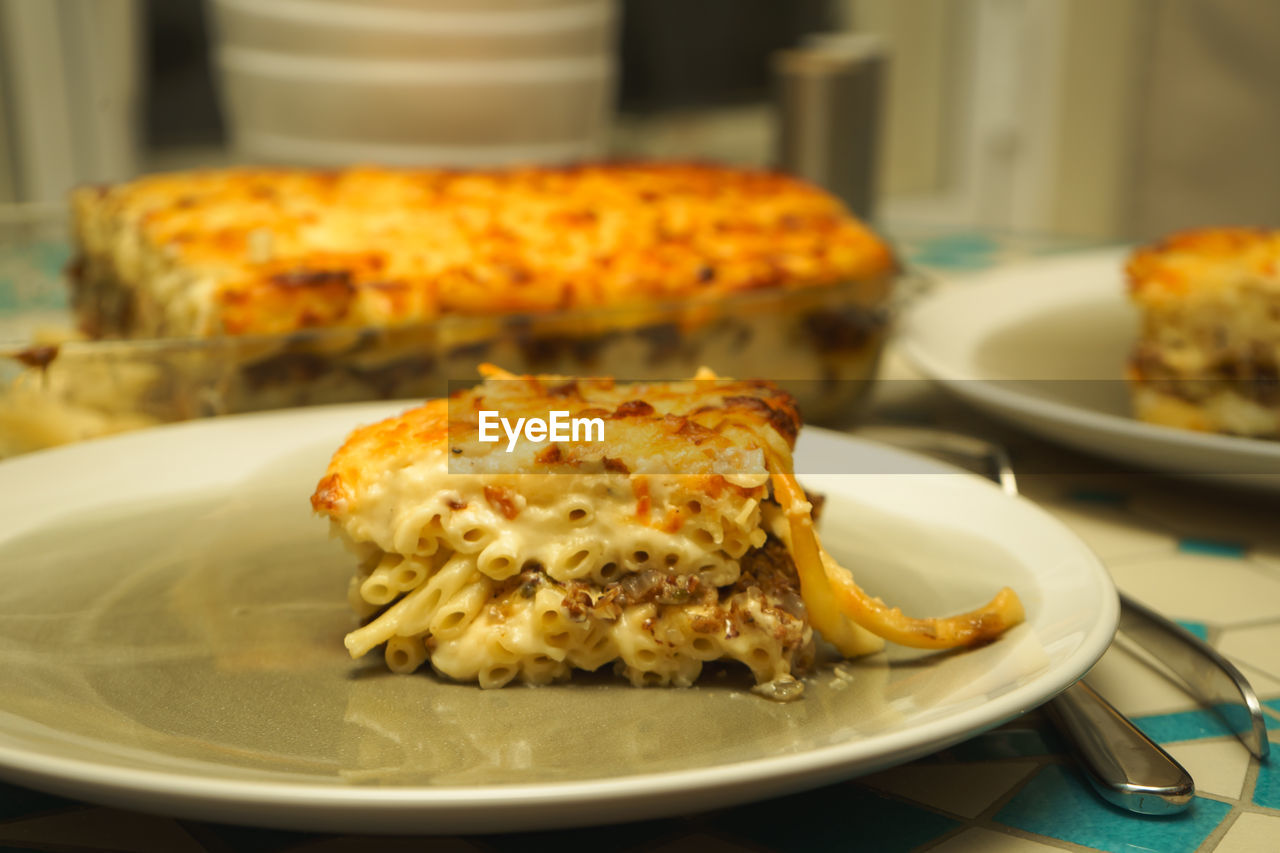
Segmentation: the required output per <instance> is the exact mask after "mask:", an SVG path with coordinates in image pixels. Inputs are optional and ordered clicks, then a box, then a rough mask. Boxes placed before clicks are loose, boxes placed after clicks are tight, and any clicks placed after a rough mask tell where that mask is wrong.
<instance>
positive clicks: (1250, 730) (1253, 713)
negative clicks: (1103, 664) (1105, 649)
mask: <svg viewBox="0 0 1280 853" xmlns="http://www.w3.org/2000/svg"><path fill="white" fill-rule="evenodd" d="M1120 630H1121V631H1123V632H1124V634H1125V636H1126V637H1128V638H1129V639H1131V640H1133V641H1134V642H1135V643H1137V644H1138V645H1139V646H1141V647H1142V648H1144V649H1146V650H1147V651H1148V652H1151V654H1153V655H1155V657H1156V659H1158V660H1159V661H1160V662H1161V663H1162V664H1164V665H1165V666H1166V667H1168V668H1169V670H1170V671H1172V672H1173V674H1174V675H1176V676H1177V677H1178V680H1180V681H1181V682H1182V683H1183V684H1184V685H1185V686H1186V688H1187V691H1188V692H1189V693H1191V695H1193V696H1195V697H1196V699H1198V700H1199V701H1200V703H1201V704H1202V705H1204V706H1205V707H1207V708H1209V709H1210V710H1211V711H1213V712H1214V713H1216V714H1217V715H1218V716H1219V717H1220V718H1221V719H1222V721H1223V722H1224V723H1225V724H1226V726H1227V729H1228V730H1229V731H1232V732H1234V733H1235V734H1236V736H1237V737H1239V738H1240V741H1241V742H1242V743H1243V744H1244V745H1245V747H1246V748H1248V750H1249V751H1250V752H1252V753H1253V754H1254V755H1256V756H1257V757H1258V758H1259V759H1265V758H1266V757H1267V755H1268V754H1269V753H1270V751H1271V742H1270V741H1269V740H1268V739H1267V724H1266V719H1265V718H1264V717H1263V716H1262V705H1261V703H1259V702H1258V694H1256V693H1255V692H1254V691H1253V686H1252V685H1251V684H1249V681H1248V679H1246V678H1245V677H1244V675H1243V674H1242V673H1241V672H1240V670H1239V669H1237V668H1236V666H1235V664H1233V663H1231V661H1229V660H1227V659H1226V658H1224V657H1223V656H1222V655H1220V654H1218V651H1217V650H1216V649H1214V648H1213V647H1212V646H1210V645H1209V644H1208V643H1206V642H1204V641H1203V640H1201V639H1200V638H1199V637H1197V636H1196V635H1195V634H1192V633H1191V632H1190V631H1188V630H1187V629H1186V628H1183V627H1182V626H1181V625H1179V624H1177V623H1176V622H1171V621H1169V620H1168V619H1166V618H1165V617H1163V616H1161V615H1160V614H1159V613H1156V612H1155V611H1154V610H1151V609H1150V608H1148V607H1146V606H1145V605H1143V604H1141V603H1140V602H1137V601H1134V600H1133V599H1132V598H1129V597H1128V596H1127V595H1125V594H1124V593H1121V594H1120Z"/></svg>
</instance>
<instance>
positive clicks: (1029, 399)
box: [895, 247, 1280, 476]
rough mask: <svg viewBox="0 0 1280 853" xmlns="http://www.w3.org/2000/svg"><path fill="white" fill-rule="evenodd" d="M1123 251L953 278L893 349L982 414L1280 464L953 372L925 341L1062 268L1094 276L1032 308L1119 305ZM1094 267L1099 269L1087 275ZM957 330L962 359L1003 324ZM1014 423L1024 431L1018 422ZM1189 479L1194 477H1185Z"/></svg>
mask: <svg viewBox="0 0 1280 853" xmlns="http://www.w3.org/2000/svg"><path fill="white" fill-rule="evenodd" d="M1128 251H1129V250H1128V249H1127V248H1126V249H1123V250H1121V249H1117V248H1114V247H1111V248H1106V249H1094V250H1088V251H1082V252H1072V253H1067V254H1062V255H1055V256H1053V257H1050V258H1035V259H1032V260H1028V261H1022V262H1019V263H1014V264H1008V265H1004V266H999V267H994V268H992V269H989V270H985V271H982V272H977V273H971V274H968V275H966V276H964V278H963V279H959V278H957V279H955V280H954V281H952V282H950V283H949V284H948V285H947V286H946V287H945V288H943V289H940V290H938V291H936V292H934V293H932V294H930V295H928V296H927V297H926V298H924V299H922V300H921V301H920V302H919V303H918V304H916V305H914V306H912V308H911V309H910V310H909V311H908V312H907V314H906V316H905V317H904V318H903V322H902V324H901V326H900V328H899V334H898V336H897V338H896V339H895V345H896V346H897V348H898V351H899V352H901V353H902V355H903V356H904V357H905V358H906V359H907V360H908V361H909V362H910V363H911V364H912V365H913V366H914V367H915V368H916V369H917V370H919V371H920V372H921V373H922V374H924V375H925V376H926V377H927V378H928V379H930V380H932V381H934V382H936V383H938V384H939V385H941V386H942V387H943V388H945V389H946V390H947V391H948V392H949V393H952V394H954V395H956V396H958V397H960V398H962V399H965V400H969V401H971V402H974V403H975V405H981V406H982V407H983V408H985V409H986V410H987V411H990V412H995V413H998V414H1000V416H1001V417H1005V418H1008V417H1010V416H1009V414H1008V412H1015V413H1017V414H1021V415H1027V416H1031V417H1041V418H1048V419H1051V420H1055V421H1058V422H1061V423H1065V424H1069V425H1071V426H1076V427H1079V428H1081V429H1086V430H1090V431H1093V432H1105V433H1109V434H1113V435H1117V436H1121V437H1123V438H1126V439H1130V440H1154V441H1159V442H1160V443H1162V444H1167V445H1172V446H1175V447H1182V448H1186V447H1193V448H1198V449H1202V450H1205V451H1207V452H1212V453H1219V454H1224V455H1226V456H1231V457H1234V458H1237V459H1239V460H1241V461H1250V460H1256V459H1258V458H1264V459H1275V460H1277V461H1280V442H1272V441H1264V440H1262V439H1254V438H1245V437H1242V436H1230V435H1219V434H1216V433H1202V432H1195V431H1192V430H1183V429H1178V428H1176V427H1170V426H1163V425H1161V424H1151V423H1146V422H1144V421H1139V420H1137V419H1135V418H1132V417H1126V416H1122V415H1118V414H1113V413H1110V412H1101V411H1095V410H1092V409H1085V408H1081V407H1079V406H1073V405H1071V404H1069V403H1064V402H1061V401H1058V400H1051V399H1044V398H1040V397H1034V396H1030V395H1027V394H1023V393H1020V392H1018V391H1016V390H1013V389H1011V388H1010V387H1008V386H1006V385H1003V384H1000V381H999V380H997V379H994V378H992V377H990V376H984V375H982V374H980V373H978V372H974V371H966V370H960V369H957V368H956V366H955V365H954V364H952V363H949V362H947V361H946V360H944V359H942V358H940V356H939V352H938V348H937V346H936V345H935V344H931V343H930V341H929V336H928V334H927V333H926V331H925V328H924V327H926V326H928V327H929V328H930V329H934V328H937V326H938V325H939V323H940V318H942V317H945V316H954V311H955V309H957V308H959V307H960V306H961V305H963V304H966V303H972V302H974V301H978V300H983V301H987V300H1001V299H1004V298H1007V297H1010V296H1018V297H1019V298H1020V299H1021V300H1023V301H1025V300H1026V297H1025V296H1024V294H1026V293H1036V292H1037V290H1036V287H1035V286H1034V285H1029V282H1028V281H1027V279H1031V278H1037V277H1041V276H1044V277H1046V278H1048V277H1050V276H1054V277H1056V276H1058V275H1060V274H1061V273H1062V272H1063V271H1064V269H1065V268H1067V267H1073V266H1079V267H1082V268H1084V269H1085V270H1086V271H1087V272H1095V271H1096V272H1097V273H1098V275H1097V276H1096V277H1095V276H1088V277H1086V278H1084V279H1083V280H1082V281H1080V282H1077V283H1074V284H1073V286H1072V288H1067V287H1066V286H1065V282H1055V283H1053V285H1051V286H1042V287H1041V289H1040V290H1039V291H1038V296H1039V298H1038V300H1036V301H1033V302H1032V307H1033V308H1041V309H1042V308H1046V307H1049V306H1051V305H1052V306H1058V305H1064V304H1066V305H1079V304H1082V303H1084V302H1086V301H1089V300H1095V299H1098V298H1100V297H1107V296H1115V298H1116V304H1117V306H1118V305H1122V304H1124V303H1123V296H1124V294H1123V293H1122V292H1118V291H1116V290H1114V289H1112V288H1111V287H1110V286H1109V284H1108V282H1107V276H1108V275H1111V276H1112V277H1113V278H1115V279H1116V280H1120V277H1121V276H1120V268H1119V267H1118V266H1116V265H1115V264H1116V262H1117V260H1119V259H1122V258H1123V257H1124V256H1125V254H1126V253H1127V252H1128ZM1094 265H1096V267H1097V269H1096V270H1093V269H1090V267H1093V266H1094ZM1104 266H1105V268H1104ZM1038 283H1039V284H1041V285H1044V284H1046V283H1045V282H1038ZM958 328H959V331H958V332H957V333H956V334H957V336H958V338H959V340H960V341H962V343H961V344H959V345H957V348H959V347H963V350H964V351H965V352H966V353H972V352H973V351H974V349H975V348H976V346H977V345H979V344H980V343H981V342H982V341H983V340H984V339H985V338H986V336H987V335H988V334H990V333H991V332H992V331H995V330H996V329H999V328H1007V326H1005V325H982V324H979V325H978V326H976V327H975V326H967V327H965V326H959V327H958ZM969 366H971V365H969ZM1115 378H1116V380H1117V381H1119V380H1122V379H1123V378H1124V377H1123V376H1121V375H1117V376H1116V377H1115ZM1020 423H1022V424H1023V425H1024V426H1025V425H1026V424H1025V422H1024V421H1020ZM1189 473H1195V472H1194V471H1189ZM1234 476H1239V475H1234Z"/></svg>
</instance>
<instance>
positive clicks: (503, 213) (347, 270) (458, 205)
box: [73, 163, 896, 336]
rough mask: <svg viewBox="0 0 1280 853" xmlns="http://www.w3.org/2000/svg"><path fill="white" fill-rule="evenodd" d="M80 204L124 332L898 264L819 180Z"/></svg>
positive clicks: (165, 188)
mask: <svg viewBox="0 0 1280 853" xmlns="http://www.w3.org/2000/svg"><path fill="white" fill-rule="evenodd" d="M73 206H74V209H75V218H76V231H77V240H78V243H79V246H80V251H81V260H80V262H79V263H78V265H77V266H78V269H79V279H80V282H79V288H80V291H81V297H82V298H80V299H78V302H79V304H81V305H82V306H90V305H92V304H93V303H94V302H95V299H94V298H93V295H94V294H95V293H100V292H102V291H104V290H105V291H113V290H115V291H122V292H124V293H125V298H124V299H123V300H120V299H116V300H110V299H109V300H107V301H108V302H110V303H111V304H112V306H113V310H112V311H106V312H105V314H106V315H107V316H90V317H87V318H86V325H87V326H88V327H89V328H90V330H91V331H95V332H99V333H105V334H116V335H125V336H145V335H155V336H173V335H197V336H206V335H216V334H231V335H244V334H257V333H280V332H289V331H294V330H297V329H303V328H310V327H325V326H348V327H350V326H387V325H402V324H410V323H415V322H422V321H428V320H431V319H434V318H437V317H439V316H441V315H445V314H496V313H507V312H528V311H534V312H536V311H549V310H558V309H574V308H590V307H596V306H615V305H626V304H643V303H653V302H661V301H668V300H686V299H690V298H697V299H715V298H718V297H723V296H725V295H727V294H732V293H736V292H740V291H747V290H753V289H758V288H779V287H813V286H822V285H831V284H836V283H839V282H845V281H864V280H865V281H868V282H875V281H878V280H883V287H884V288H887V286H888V279H889V278H890V274H891V273H892V272H893V271H894V269H895V267H896V263H895V260H894V258H893V255H892V253H891V251H890V250H889V248H888V246H887V245H886V244H885V243H884V242H883V241H881V240H880V239H879V238H878V237H877V236H876V235H874V234H873V233H872V232H871V231H870V230H868V229H867V228H866V227H865V226H864V225H862V224H861V223H860V222H858V221H857V220H856V219H854V218H853V217H852V216H850V215H849V213H848V212H847V211H846V210H845V209H844V207H843V206H842V205H841V204H840V202H839V201H838V200H836V199H835V198H834V197H832V196H830V195H829V194H827V193H825V192H824V191H822V190H820V189H818V188H816V187H814V186H811V185H809V184H806V183H804V182H802V181H800V180H798V179H796V178H792V177H788V176H785V175H782V174H778V173H773V172H762V171H749V170H743V169H733V168H725V167H717V166H711V165H699V164H669V163H668V164H616V165H615V164H610V165H603V164H602V165H588V166H579V167H570V168H522V169H510V170H502V171H446V170H415V171H410V170H390V169H380V168H352V169H346V170H341V171H318V170H296V169H261V168H259V169H231V170H218V171H198V172H186V173H176V174H162V175H154V176H150V177H144V178H140V179H138V180H135V181H133V182H130V183H125V184H120V185H117V186H111V187H86V188H83V189H80V190H78V191H77V192H76V193H75V195H74V197H73ZM86 294H87V296H86ZM97 301H98V302H101V301H102V300H97ZM120 302H124V303H127V304H126V305H125V306H124V307H121V306H120V305H119V304H118V303H120ZM84 310H85V312H86V313H90V312H91V311H92V309H91V308H85V309H84ZM100 313H103V312H100ZM112 315H114V316H112Z"/></svg>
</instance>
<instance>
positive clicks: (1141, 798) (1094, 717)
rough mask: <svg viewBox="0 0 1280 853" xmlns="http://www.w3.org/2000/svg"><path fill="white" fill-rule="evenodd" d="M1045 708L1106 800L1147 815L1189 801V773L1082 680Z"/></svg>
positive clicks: (1177, 808)
mask: <svg viewBox="0 0 1280 853" xmlns="http://www.w3.org/2000/svg"><path fill="white" fill-rule="evenodd" d="M1045 711H1046V713H1047V714H1048V715H1049V717H1050V719H1051V720H1052V721H1053V722H1054V724H1055V725H1056V726H1057V727H1058V731H1060V732H1062V733H1063V734H1064V735H1065V736H1066V737H1067V738H1068V740H1069V741H1070V742H1071V745H1072V747H1073V748H1074V749H1075V754H1076V755H1077V757H1079V759H1080V763H1081V764H1082V765H1083V767H1084V770H1085V775H1086V776H1087V777H1088V779H1089V782H1090V784H1092V785H1093V787H1094V789H1095V790H1097V792H1098V794H1099V795H1100V796H1101V797H1102V798H1103V799H1105V800H1106V801H1107V802H1110V803H1112V804H1114V805H1117V806H1119V807H1120V808H1122V809H1126V810H1128V811H1131V812H1137V813H1138V814H1148V815H1166V814H1174V813H1176V812H1180V811H1182V810H1183V809H1185V808H1186V807H1187V806H1188V805H1189V804H1190V803H1191V800H1192V798H1193V797H1194V796H1195V793H1196V786H1195V782H1194V781H1193V780H1192V778H1191V774H1189V773H1188V772H1187V771H1186V770H1185V769H1184V768H1183V766H1182V765H1181V764H1179V763H1178V762H1177V761H1175V760H1174V759H1173V757H1172V756H1170V755H1169V753H1167V752H1165V751H1164V749H1162V748H1161V747H1160V745H1159V744H1157V743H1155V742H1154V741H1152V740H1151V739H1150V738H1148V737H1147V736H1146V735H1144V734H1143V733H1142V732H1141V731H1139V730H1138V728H1137V727H1136V726H1134V724H1133V723H1131V722H1130V721H1129V719H1128V718H1127V717H1125V716H1124V715H1123V714H1121V713H1120V712H1119V711H1117V710H1116V709H1115V708H1114V707H1113V706H1112V705H1111V703H1110V702H1108V701H1107V700H1106V699H1103V698H1102V697H1101V696H1100V695H1098V692H1097V691H1096V690H1094V689H1093V688H1092V687H1090V686H1089V685H1088V684H1085V683H1084V682H1083V681H1077V682H1076V683H1075V684H1073V685H1071V686H1070V687H1068V688H1067V689H1066V690H1064V691H1063V692H1062V693H1061V694H1059V695H1058V697H1057V698H1055V699H1054V700H1053V701H1052V702H1050V703H1049V704H1048V705H1046V706H1045Z"/></svg>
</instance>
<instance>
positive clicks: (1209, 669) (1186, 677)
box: [861, 427, 1270, 815]
mask: <svg viewBox="0 0 1280 853" xmlns="http://www.w3.org/2000/svg"><path fill="white" fill-rule="evenodd" d="M861 434H863V435H866V436H868V437H871V438H876V439H880V440H883V441H885V442H886V443H888V444H894V445H897V446H900V447H906V448H908V449H911V450H916V451H921V452H925V453H929V454H932V455H944V456H953V457H959V458H960V459H963V460H965V461H967V462H970V463H978V464H982V465H984V466H985V467H986V471H984V473H985V474H986V475H987V476H988V477H990V478H991V479H992V480H994V481H995V482H996V483H998V484H999V485H1000V488H1001V489H1002V490H1003V491H1004V492H1005V494H1007V495H1009V496H1011V497H1017V495H1018V483H1017V478H1016V477H1015V476H1014V473H1013V466H1012V465H1011V464H1010V461H1009V455H1008V454H1007V453H1006V452H1005V450H1004V448H1002V447H1000V446H999V445H996V444H992V443H991V442H989V441H985V440H983V439H980V438H976V437H974V436H969V435H961V434H959V433H952V432H946V431H943V430H934V429H923V428H915V427H874V428H868V429H865V430H863V431H862V432H861ZM1119 630H1120V631H1122V632H1123V633H1124V634H1125V636H1126V637H1128V638H1129V639H1130V640H1132V641H1133V642H1135V643H1137V644H1138V645H1139V646H1142V647H1143V648H1144V649H1146V650H1147V651H1148V652H1151V653H1152V654H1153V655H1154V656H1155V657H1156V658H1157V659H1158V660H1159V661H1160V662H1161V663H1163V664H1164V665H1165V666H1166V667H1167V668H1168V669H1169V670H1170V671H1171V672H1172V674H1173V675H1174V676H1176V677H1177V678H1178V680H1179V681H1181V682H1182V684H1183V686H1184V687H1185V689H1186V691H1187V692H1188V693H1190V694H1191V695H1192V696H1194V697H1195V698H1196V699H1197V700H1198V701H1199V702H1200V703H1201V704H1202V705H1204V706H1205V707H1207V708H1209V709H1211V710H1212V711H1213V712H1214V713H1216V714H1218V715H1219V716H1220V717H1222V719H1223V721H1224V722H1225V723H1226V724H1227V727H1228V730H1230V731H1232V732H1234V733H1235V734H1236V735H1237V737H1239V738H1240V740H1241V742H1243V743H1244V745H1245V747H1246V748H1247V749H1248V750H1249V751H1250V752H1251V753H1253V754H1254V755H1256V756H1257V757H1258V758H1259V759H1264V758H1266V757H1267V754H1268V752H1269V750H1270V742H1269V741H1268V739H1267V730H1266V723H1265V720H1264V717H1263V715H1262V707H1261V705H1260V703H1259V702H1258V697H1257V694H1256V693H1254V691H1253V688H1252V686H1250V684H1249V682H1248V680H1247V679H1246V678H1245V677H1244V675H1242V674H1241V672H1240V670H1239V669H1237V668H1236V667H1235V666H1234V665H1233V664H1232V663H1231V662H1230V661H1228V660H1227V659H1226V658H1224V657H1222V655H1220V654H1218V652H1217V651H1216V650H1214V649H1213V648H1212V647H1211V646H1209V645H1208V644H1207V643H1204V642H1203V641H1201V640H1200V638H1199V637H1197V636H1195V635H1194V634H1192V633H1191V632H1190V631H1187V630H1186V629H1184V628H1183V627H1182V626H1180V625H1178V624H1176V623H1174V622H1171V621H1170V620H1168V619H1166V618H1164V617H1163V616H1161V615H1160V614H1158V613H1156V612H1155V611H1153V610H1151V609H1150V608H1148V607H1146V606H1144V605H1142V604H1140V603H1138V602H1136V601H1134V600H1133V599H1132V598H1130V597H1128V596H1127V595H1125V594H1124V593H1120V625H1119ZM1045 710H1046V711H1047V713H1048V716H1049V719H1050V720H1051V721H1052V722H1053V723H1054V725H1055V726H1056V727H1057V729H1058V731H1059V732H1060V733H1061V734H1062V735H1063V736H1064V737H1065V738H1066V739H1067V741H1068V743H1069V745H1070V746H1071V747H1072V749H1073V751H1074V754H1075V756H1076V758H1077V759H1078V760H1079V761H1080V763H1081V764H1082V765H1083V767H1084V769H1085V771H1086V774H1087V776H1088V778H1089V781H1090V783H1091V784H1092V785H1093V787H1094V789H1095V790H1096V791H1097V792H1098V794H1099V795H1100V796H1101V797H1102V798H1103V799H1105V800H1107V801H1108V802H1110V803H1113V804H1115V805H1117V806H1119V807H1121V808H1123V809H1127V810H1128V811H1132V812H1137V813H1139V814H1150V815H1160V814H1173V813H1175V812H1179V811H1182V810H1183V809H1185V808H1186V807H1187V806H1188V805H1189V804H1190V803H1191V800H1192V798H1193V797H1194V796H1195V783H1194V781H1193V780H1192V778H1191V774H1189V773H1188V772H1187V771H1186V769H1185V768H1183V766H1182V765H1181V764H1179V763H1178V762H1177V761H1175V760H1174V758H1173V757H1172V756H1171V755H1169V753H1167V752H1165V751H1164V749H1163V748H1161V746H1160V745H1159V744H1157V743H1156V742H1154V741H1153V740H1151V739H1150V738H1148V737H1147V736H1146V735H1145V734H1143V733H1142V732H1141V731H1140V730H1139V729H1138V727H1137V726H1135V725H1134V724H1133V723H1132V722H1131V721H1130V720H1129V719H1128V718H1127V717H1125V716H1124V715H1123V714H1121V713H1120V712H1119V711H1117V710H1116V709H1115V707H1114V706H1112V705H1111V703H1109V702H1107V701H1106V700H1105V699H1104V698H1102V696H1101V695H1099V694H1098V692H1097V691H1095V690H1094V689H1093V688H1092V687H1090V686H1089V685H1088V684H1086V683H1085V682H1084V681H1083V680H1081V681H1078V682H1076V683H1075V684H1073V685H1072V686H1070V687H1068V688H1067V689H1066V690H1065V691H1063V692H1062V693H1061V694H1059V695H1058V696H1057V697H1056V698H1054V699H1053V700H1052V701H1050V702H1049V703H1048V704H1047V705H1046V706H1045Z"/></svg>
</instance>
